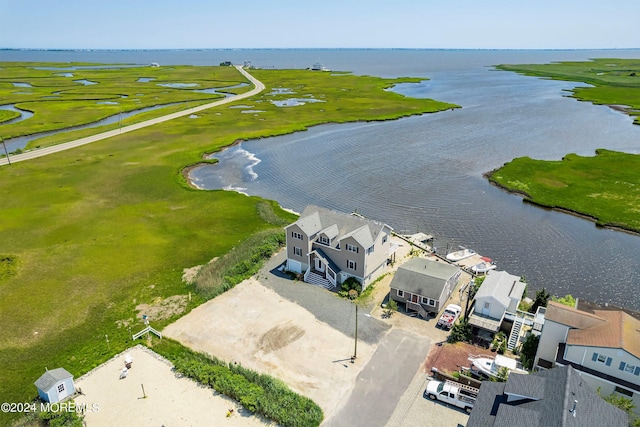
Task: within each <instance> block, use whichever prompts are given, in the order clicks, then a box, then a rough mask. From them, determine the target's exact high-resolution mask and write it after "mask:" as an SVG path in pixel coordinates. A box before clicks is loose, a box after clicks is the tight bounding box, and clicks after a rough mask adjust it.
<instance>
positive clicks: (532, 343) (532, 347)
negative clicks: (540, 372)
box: [520, 334, 540, 370]
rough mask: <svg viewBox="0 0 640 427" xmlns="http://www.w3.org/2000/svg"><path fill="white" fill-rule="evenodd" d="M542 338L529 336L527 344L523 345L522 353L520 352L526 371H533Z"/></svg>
mask: <svg viewBox="0 0 640 427" xmlns="http://www.w3.org/2000/svg"><path fill="white" fill-rule="evenodd" d="M539 342H540V337H539V336H537V335H533V334H532V335H529V336H528V337H527V339H526V340H525V342H524V343H523V344H522V351H521V352H520V360H521V361H522V366H523V367H524V368H525V369H528V370H531V369H533V361H534V359H535V358H536V352H537V351H538V343H539Z"/></svg>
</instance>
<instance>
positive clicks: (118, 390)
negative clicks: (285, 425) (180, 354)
mask: <svg viewBox="0 0 640 427" xmlns="http://www.w3.org/2000/svg"><path fill="white" fill-rule="evenodd" d="M125 353H128V354H130V355H131V356H132V357H133V365H132V368H131V369H130V370H129V373H128V375H127V377H126V378H124V379H119V376H120V371H121V370H122V368H123V367H124V359H125V355H124V354H121V355H118V356H116V357H115V358H113V359H111V360H110V361H108V362H107V363H105V364H104V365H102V366H100V367H99V368H97V369H96V370H94V371H92V372H90V373H89V374H87V375H85V376H83V377H81V378H79V379H78V380H76V388H80V389H82V392H83V395H81V396H78V397H76V399H75V402H76V404H77V405H83V404H85V405H86V406H87V408H89V410H87V411H86V412H85V421H86V423H87V426H89V427H95V426H98V427H99V426H109V427H110V426H215V425H222V424H223V423H224V425H227V426H265V425H273V424H270V423H268V422H266V421H263V420H262V419H261V418H259V417H256V416H252V415H251V414H250V413H249V412H247V411H244V410H242V409H241V407H240V406H239V405H238V404H237V403H235V402H234V401H233V400H231V399H229V398H227V397H225V396H222V395H216V394H215V392H214V391H213V390H212V389H210V388H205V387H201V386H199V385H198V384H197V383H195V382H194V381H192V380H190V379H188V378H177V377H176V375H175V374H174V372H173V371H172V370H171V365H170V363H169V362H167V361H166V360H165V359H163V358H161V357H160V356H158V355H157V354H155V353H153V352H151V351H150V350H148V349H144V348H142V347H134V348H132V349H130V350H128V351H127V352H125ZM142 386H144V395H146V397H144V395H143V391H142ZM92 409H93V411H92ZM229 409H234V412H235V414H234V415H233V416H231V417H227V412H228V410H229Z"/></svg>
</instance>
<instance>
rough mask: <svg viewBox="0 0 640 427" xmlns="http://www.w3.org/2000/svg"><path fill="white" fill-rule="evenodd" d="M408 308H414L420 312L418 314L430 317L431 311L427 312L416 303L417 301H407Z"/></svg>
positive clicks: (425, 317) (426, 317) (424, 317)
mask: <svg viewBox="0 0 640 427" xmlns="http://www.w3.org/2000/svg"><path fill="white" fill-rule="evenodd" d="M407 310H412V311H414V312H416V313H418V316H420V317H422V318H423V319H428V318H429V313H427V312H426V310H425V309H424V308H422V306H421V305H420V304H416V303H415V302H411V301H407Z"/></svg>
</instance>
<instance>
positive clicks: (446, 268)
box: [389, 257, 460, 300]
mask: <svg viewBox="0 0 640 427" xmlns="http://www.w3.org/2000/svg"><path fill="white" fill-rule="evenodd" d="M458 271H460V269H459V268H458V267H455V266H453V265H450V264H447V263H445V262H436V261H432V260H429V259H426V258H420V257H414V258H411V259H410V260H409V261H407V262H405V263H404V264H402V265H400V266H399V267H398V270H397V271H396V273H395V275H394V276H393V280H391V284H390V285H389V286H390V287H391V288H394V289H400V290H402V291H406V292H411V293H412V294H418V295H422V296H425V297H429V298H431V299H435V300H438V299H440V294H442V289H443V288H444V285H445V283H446V281H447V280H448V279H449V278H451V277H452V276H454V275H455V274H456V273H457V272H458Z"/></svg>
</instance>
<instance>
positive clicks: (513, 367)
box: [469, 354, 528, 377]
mask: <svg viewBox="0 0 640 427" xmlns="http://www.w3.org/2000/svg"><path fill="white" fill-rule="evenodd" d="M469 361H470V362H471V364H472V365H473V367H474V368H476V369H477V370H478V371H480V372H481V373H483V374H485V375H486V376H489V377H496V376H498V373H499V371H500V369H501V368H507V369H508V370H509V371H510V372H515V373H517V374H528V372H527V371H526V370H524V369H522V365H520V364H519V363H518V361H517V360H515V359H510V358H508V357H506V356H502V355H500V354H497V355H496V356H495V357H491V356H479V357H469Z"/></svg>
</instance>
